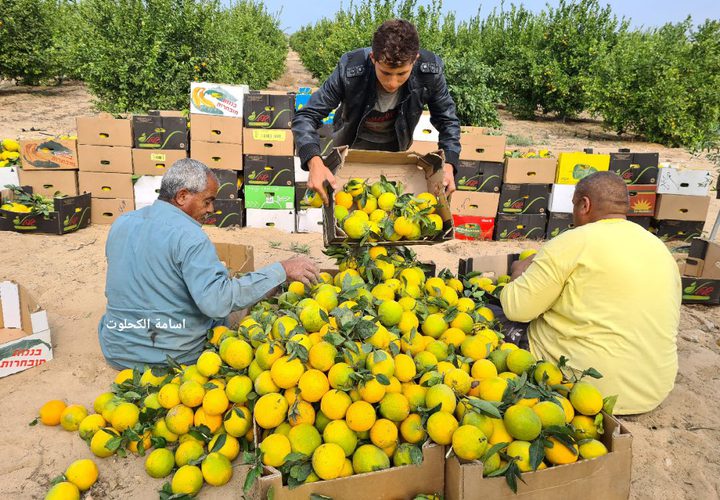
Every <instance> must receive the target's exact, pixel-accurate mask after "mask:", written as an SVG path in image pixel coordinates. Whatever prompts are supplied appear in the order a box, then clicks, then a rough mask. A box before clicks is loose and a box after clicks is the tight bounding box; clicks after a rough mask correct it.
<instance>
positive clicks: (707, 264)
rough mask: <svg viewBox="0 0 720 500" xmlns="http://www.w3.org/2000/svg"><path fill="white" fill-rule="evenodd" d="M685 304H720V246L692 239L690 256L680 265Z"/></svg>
mask: <svg viewBox="0 0 720 500" xmlns="http://www.w3.org/2000/svg"><path fill="white" fill-rule="evenodd" d="M680 271H681V274H682V275H683V277H682V288H683V294H682V300H683V303H685V304H720V244H718V243H717V242H715V241H709V240H706V239H701V238H694V239H692V243H691V245H690V251H689V255H688V256H687V259H686V261H685V263H684V264H683V263H681V264H680Z"/></svg>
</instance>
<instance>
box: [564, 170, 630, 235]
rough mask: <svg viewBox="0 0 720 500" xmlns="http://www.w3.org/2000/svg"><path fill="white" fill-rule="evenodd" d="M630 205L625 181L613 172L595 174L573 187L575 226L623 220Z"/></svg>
mask: <svg viewBox="0 0 720 500" xmlns="http://www.w3.org/2000/svg"><path fill="white" fill-rule="evenodd" d="M629 206H630V204H629V201H628V190H627V186H626V185H625V181H623V180H622V178H621V177H620V176H619V175H617V174H616V173H614V172H595V173H594V174H590V175H588V176H587V177H585V178H583V179H581V180H580V182H578V184H577V186H575V195H574V196H573V207H574V209H573V216H574V219H575V221H574V223H575V225H576V226H582V225H583V224H588V223H590V222H595V221H597V220H600V219H608V218H625V216H626V214H627V211H628V208H629Z"/></svg>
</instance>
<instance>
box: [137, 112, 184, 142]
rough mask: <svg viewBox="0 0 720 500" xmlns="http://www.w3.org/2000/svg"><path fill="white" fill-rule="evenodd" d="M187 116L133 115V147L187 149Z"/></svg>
mask: <svg viewBox="0 0 720 500" xmlns="http://www.w3.org/2000/svg"><path fill="white" fill-rule="evenodd" d="M187 124H188V122H187V118H184V117H180V116H163V115H162V114H160V115H154V116H151V115H148V116H133V118H132V129H133V148H137V149H153V150H157V149H187V148H188V126H187Z"/></svg>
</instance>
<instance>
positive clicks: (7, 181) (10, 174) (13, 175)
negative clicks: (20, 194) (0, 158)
mask: <svg viewBox="0 0 720 500" xmlns="http://www.w3.org/2000/svg"><path fill="white" fill-rule="evenodd" d="M19 172H20V169H19V168H18V167H2V168H0V189H4V188H5V186H19V185H20V175H19Z"/></svg>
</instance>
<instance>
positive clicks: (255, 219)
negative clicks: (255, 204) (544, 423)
mask: <svg viewBox="0 0 720 500" xmlns="http://www.w3.org/2000/svg"><path fill="white" fill-rule="evenodd" d="M245 225H246V226H247V227H257V228H275V229H278V230H280V231H284V232H286V233H294V232H295V210H266V209H264V208H248V209H247V210H245Z"/></svg>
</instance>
